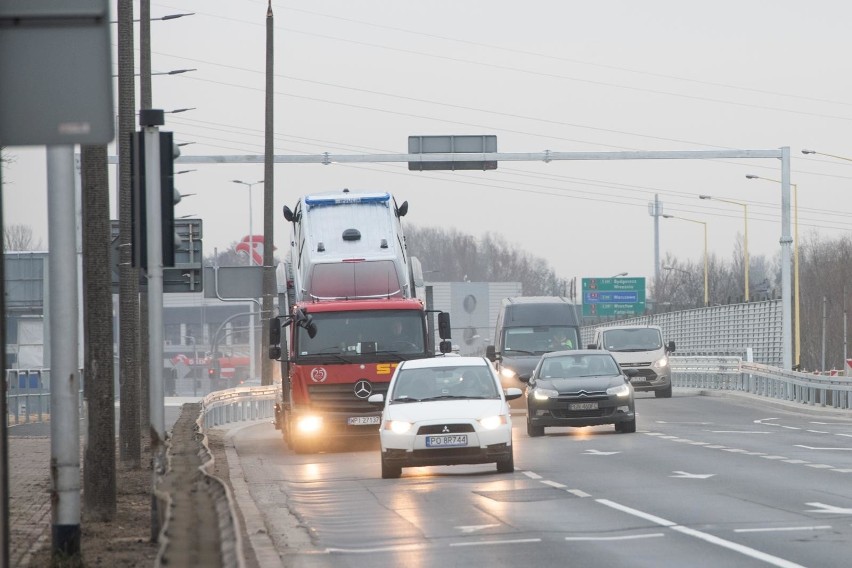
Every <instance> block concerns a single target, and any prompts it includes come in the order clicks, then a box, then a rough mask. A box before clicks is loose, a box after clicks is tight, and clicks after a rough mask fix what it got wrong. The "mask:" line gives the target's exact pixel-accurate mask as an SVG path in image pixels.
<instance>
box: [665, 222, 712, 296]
mask: <svg viewBox="0 0 852 568" xmlns="http://www.w3.org/2000/svg"><path fill="white" fill-rule="evenodd" d="M663 219H680V220H681V221H689V222H690V223H698V224H701V225H704V307H707V306H709V305H710V294H709V290H710V289H709V287H708V276H707V222H706V221H696V220H695V219H688V218H686V217H675V216H674V215H666V214H665V213H664V214H663Z"/></svg>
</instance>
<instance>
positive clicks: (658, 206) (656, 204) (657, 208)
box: [648, 193, 663, 311]
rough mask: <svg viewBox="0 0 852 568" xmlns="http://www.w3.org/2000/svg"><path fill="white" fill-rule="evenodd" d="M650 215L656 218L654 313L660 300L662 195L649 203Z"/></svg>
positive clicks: (656, 195) (656, 196) (655, 196)
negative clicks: (658, 296)
mask: <svg viewBox="0 0 852 568" xmlns="http://www.w3.org/2000/svg"><path fill="white" fill-rule="evenodd" d="M648 214H649V215H650V216H651V217H653V218H654V311H656V309H657V302H658V301H659V300H660V298H657V297H656V296H657V295H658V294H659V290H660V216H662V214H663V203H662V202H661V201H660V195H659V194H658V193H655V194H654V201H652V202H650V203H648Z"/></svg>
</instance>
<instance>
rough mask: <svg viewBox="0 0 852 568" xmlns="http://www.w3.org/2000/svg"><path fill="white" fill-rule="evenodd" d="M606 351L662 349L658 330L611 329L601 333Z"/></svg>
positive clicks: (649, 328) (650, 328)
mask: <svg viewBox="0 0 852 568" xmlns="http://www.w3.org/2000/svg"><path fill="white" fill-rule="evenodd" d="M603 344H604V348H605V349H606V350H607V351H656V350H657V349H661V348H662V347H663V339H662V337H661V336H660V330H658V329H655V328H653V327H646V328H636V329H613V330H610V331H604V332H603Z"/></svg>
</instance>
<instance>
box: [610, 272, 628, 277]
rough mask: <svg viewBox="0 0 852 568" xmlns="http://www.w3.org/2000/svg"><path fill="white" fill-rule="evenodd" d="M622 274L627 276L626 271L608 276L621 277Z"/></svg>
mask: <svg viewBox="0 0 852 568" xmlns="http://www.w3.org/2000/svg"><path fill="white" fill-rule="evenodd" d="M622 276H627V273H626V272H619V273H618V274H616V275H615V276H610V278H621V277H622Z"/></svg>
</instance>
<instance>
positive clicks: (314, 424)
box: [297, 416, 322, 434]
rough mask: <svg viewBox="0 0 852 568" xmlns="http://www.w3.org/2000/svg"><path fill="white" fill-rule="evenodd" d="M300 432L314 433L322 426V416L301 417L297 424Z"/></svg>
mask: <svg viewBox="0 0 852 568" xmlns="http://www.w3.org/2000/svg"><path fill="white" fill-rule="evenodd" d="M297 427H298V429H299V432H302V433H304V434H313V433H315V432H318V431H319V430H320V428H322V417H320V416H302V417H301V418H299V422H298V425H297Z"/></svg>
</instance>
